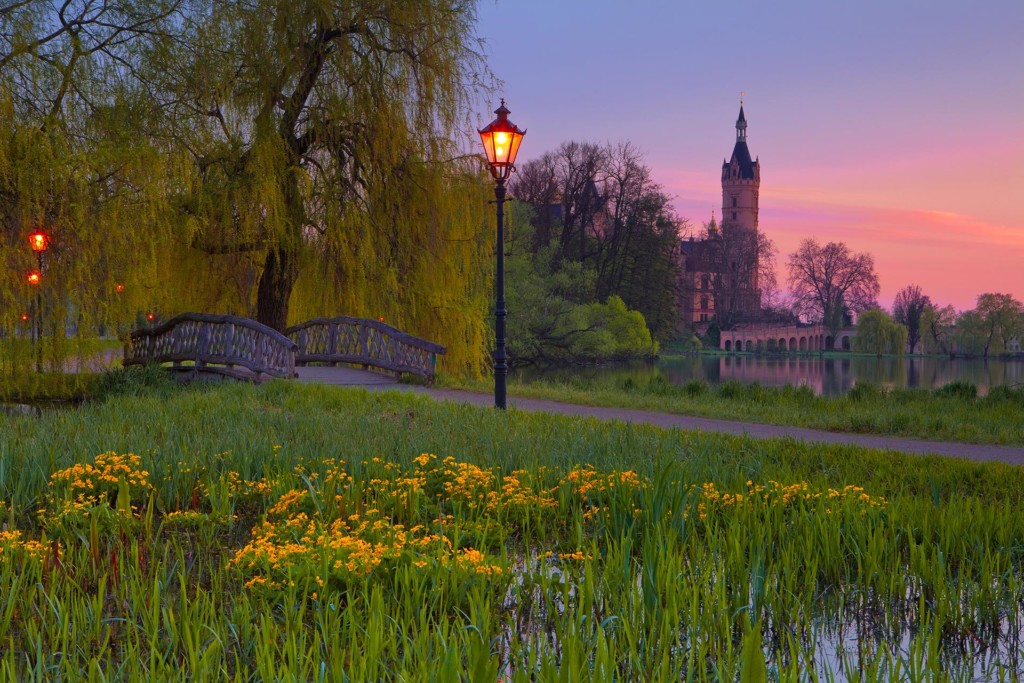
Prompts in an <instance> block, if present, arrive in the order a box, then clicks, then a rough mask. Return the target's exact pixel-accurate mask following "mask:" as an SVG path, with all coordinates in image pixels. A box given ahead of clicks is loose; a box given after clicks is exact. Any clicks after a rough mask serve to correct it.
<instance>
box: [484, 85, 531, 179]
mask: <svg viewBox="0 0 1024 683" xmlns="http://www.w3.org/2000/svg"><path fill="white" fill-rule="evenodd" d="M494 113H495V114H497V115H498V118H496V119H494V120H493V121H491V122H490V123H488V124H487V125H486V126H484V127H483V129H481V130H478V131H477V132H478V133H480V141H481V142H483V143H484V153H485V154H486V155H487V163H488V164H490V167H491V175H493V176H494V177H495V178H496V179H499V180H501V179H505V178H508V175H509V173H511V172H512V170H513V169H514V168H515V162H516V154H518V153H519V144H520V143H521V142H522V141H523V136H524V135H526V131H525V130H519V127H518V126H516V124H514V123H512V122H511V121H509V120H508V115H509V113H510V112H509V110H508V108H507V107H506V106H505V100H502V101H501V106H500V107H498V108H497V109H495V110H494Z"/></svg>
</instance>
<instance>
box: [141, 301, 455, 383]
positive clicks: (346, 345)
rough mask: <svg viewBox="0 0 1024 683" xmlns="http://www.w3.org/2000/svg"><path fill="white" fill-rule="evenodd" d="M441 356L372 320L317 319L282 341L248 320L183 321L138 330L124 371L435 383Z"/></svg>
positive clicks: (187, 317)
mask: <svg viewBox="0 0 1024 683" xmlns="http://www.w3.org/2000/svg"><path fill="white" fill-rule="evenodd" d="M445 352H446V349H445V348H444V347H443V346H441V345H439V344H434V343H433V342H429V341H426V340H424V339H419V338H417V337H413V336H412V335H409V334H406V333H405V332H402V331H401V330H399V329H397V328H394V327H391V326H390V325H387V324H385V323H383V322H380V321H377V320H369V319H365V318H350V317H348V316H339V317H337V318H316V319H314V320H310V321H308V322H305V323H302V324H301V325H295V326H294V327H289V328H288V329H286V330H285V331H284V334H282V333H280V332H278V331H277V330H274V329H272V328H270V327H267V326H266V325H263V324H261V323H258V322H256V321H254V320H249V319H248V318H239V317H236V316H231V315H209V314H205V313H184V314H182V315H179V316H175V317H174V318H171V319H170V320H168V321H167V322H165V323H163V324H161V325H159V326H157V327H155V328H151V329H150V328H145V329H140V330H136V331H134V332H132V333H131V335H130V336H129V339H128V342H127V343H126V344H125V349H124V365H126V366H128V365H145V364H149V363H159V364H168V363H169V364H170V365H169V366H168V368H169V369H170V370H172V371H174V372H176V373H178V374H179V376H180V377H181V378H182V379H192V378H197V377H201V376H226V377H233V378H235V379H241V380H249V381H254V382H261V381H263V380H265V379H271V378H275V377H277V378H293V377H296V376H297V373H296V367H301V366H306V365H310V364H326V365H338V364H352V365H360V366H362V367H363V368H376V369H379V370H385V371H388V372H391V373H394V374H395V376H396V377H397V376H400V375H401V374H402V373H409V374H413V375H419V376H421V377H424V378H426V379H427V380H428V381H431V382H432V381H433V380H434V377H435V373H436V366H437V356H438V354H444V353H445Z"/></svg>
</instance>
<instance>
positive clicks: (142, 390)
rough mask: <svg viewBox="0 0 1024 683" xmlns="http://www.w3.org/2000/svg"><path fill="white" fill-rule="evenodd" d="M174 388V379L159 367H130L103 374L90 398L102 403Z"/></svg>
mask: <svg viewBox="0 0 1024 683" xmlns="http://www.w3.org/2000/svg"><path fill="white" fill-rule="evenodd" d="M176 387H177V382H175V381H174V378H172V377H171V376H170V374H169V373H168V372H167V371H166V370H164V369H163V368H162V367H160V366H159V365H146V366H142V367H139V366H132V367H127V368H117V369H115V370H109V371H107V372H105V373H103V374H102V375H101V376H100V379H99V381H98V382H97V383H96V386H95V388H94V389H93V392H92V397H93V398H95V399H98V400H101V401H103V400H106V399H108V398H111V397H113V396H143V395H145V394H148V393H162V392H169V391H172V390H173V389H174V388H176Z"/></svg>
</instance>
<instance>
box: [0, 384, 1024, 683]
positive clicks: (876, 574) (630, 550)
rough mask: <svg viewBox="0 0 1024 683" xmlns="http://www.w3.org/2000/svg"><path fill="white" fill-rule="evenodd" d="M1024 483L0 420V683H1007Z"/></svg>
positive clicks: (382, 404)
mask: <svg viewBox="0 0 1024 683" xmlns="http://www.w3.org/2000/svg"><path fill="white" fill-rule="evenodd" d="M1022 497H1024V470H1021V469H1020V468H1016V467H1011V466H1006V465H998V464H977V463H969V462H965V461H957V460H942V459H937V458H920V457H914V456H902V455H899V454H895V453H883V452H875V451H868V450H864V449H859V448H855V447H850V446H843V447H826V446H821V445H806V444H801V443H796V442H793V441H771V440H769V441H757V440H750V439H746V438H739V437H728V436H719V435H707V434H699V433H686V432H678V431H662V430H658V429H656V428H652V427H643V426H629V425H625V424H618V423H602V422H597V421H594V420H580V419H572V418H565V417H559V416H550V415H538V414H528V413H522V412H519V411H515V410H511V411H507V412H500V411H494V410H489V409H479V408H471V407H466V406H464V405H454V404H446V403H439V402H434V401H431V400H429V399H427V398H425V397H423V396H419V395H412V394H407V393H397V392H395V393H371V392H366V391H363V390H344V389H335V388H330V387H311V386H302V385H294V384H288V383H284V382H280V383H273V384H269V385H266V386H262V387H251V386H241V385H225V386H217V387H194V388H190V389H184V390H177V391H170V392H168V391H166V390H162V389H161V390H159V391H153V392H149V393H147V392H141V393H136V394H134V395H120V396H114V397H112V398H110V399H108V400H107V401H105V402H102V403H97V404H92V405H86V406H83V407H81V408H79V409H76V410H67V411H50V412H46V413H44V414H43V415H42V416H38V417H33V416H25V417H17V418H14V417H0V501H3V502H2V505H0V526H2V528H3V529H4V531H3V532H2V533H0V586H3V587H4V590H3V591H0V633H2V634H3V637H2V639H0V680H12V681H13V680H19V681H20V680H79V679H90V680H91V679H97V680H141V679H146V680H154V679H156V680H195V679H214V678H216V679H224V680H267V679H274V680H279V679H301V680H318V681H328V680H330V681H333V680H443V681H450V680H466V681H498V680H505V681H536V680H545V681H546V680H645V681H646V680H651V681H668V680H673V681H676V680H697V681H712V680H714V681H720V680H867V681H872V680H879V681H881V680H886V681H887V680H900V679H905V680H923V679H927V680H979V679H981V680H1006V681H1011V680H1018V679H1019V678H1020V676H1021V672H1022V670H1024V662H1021V661H1020V643H1021V640H1020V638H1021V623H1022V617H1021V608H1022V605H1024V602H1022V601H1024V582H1022V578H1021V577H1022V568H1024V542H1022V541H1024V518H1022V517H1021V516H1020V515H1019V514H1018V513H1017V510H1018V509H1019V507H1020V504H1021V502H1022V501H1021V498H1022Z"/></svg>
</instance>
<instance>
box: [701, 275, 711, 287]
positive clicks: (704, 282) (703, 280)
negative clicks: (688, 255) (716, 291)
mask: <svg viewBox="0 0 1024 683" xmlns="http://www.w3.org/2000/svg"><path fill="white" fill-rule="evenodd" d="M710 286H711V281H710V279H709V278H708V276H707V275H705V276H704V277H702V278H701V279H700V288H701V289H707V288H708V287H710Z"/></svg>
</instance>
